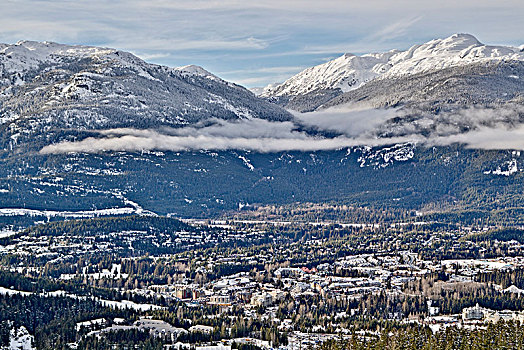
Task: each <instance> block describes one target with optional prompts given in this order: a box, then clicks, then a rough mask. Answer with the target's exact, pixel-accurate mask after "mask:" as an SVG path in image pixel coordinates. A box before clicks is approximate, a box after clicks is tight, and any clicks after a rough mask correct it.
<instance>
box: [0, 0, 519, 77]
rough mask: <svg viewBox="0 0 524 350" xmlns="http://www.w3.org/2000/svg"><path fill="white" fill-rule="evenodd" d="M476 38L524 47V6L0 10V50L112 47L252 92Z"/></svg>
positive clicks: (6, 3) (160, 0)
mask: <svg viewBox="0 0 524 350" xmlns="http://www.w3.org/2000/svg"><path fill="white" fill-rule="evenodd" d="M457 32H460V33H470V34H473V35H475V36H476V37H477V38H478V39H479V40H480V41H481V42H483V43H487V44H497V45H514V46H520V45H522V44H524V1H522V0H508V1H506V0H497V1H495V0H489V1H487V0H475V1H473V0H461V1H458V0H454V1H451V0H442V1H437V0H433V1H427V0H365V1H353V0H345V1H344V0H317V1H308V0H302V1H299V0H243V1H242V0H216V1H215V0H213V1H211V0H187V1H178V0H149V1H135V0H126V1H124V0H107V1H100V0H88V1H84V0H56V1H55V0H2V1H1V2H0V42H4V43H14V42H17V41H18V40H39V41H44V40H47V41H56V42H60V43H67V44H83V45H97V46H106V47H114V48H118V49H122V50H126V51H131V52H133V53H135V54H136V55H138V56H140V57H141V58H143V59H145V60H146V61H148V62H153V63H159V64H165V65H168V66H182V65H186V64H197V65H201V66H203V67H204V68H206V69H207V70H209V71H211V72H213V73H215V74H217V75H219V76H220V77H222V78H224V79H227V80H230V81H234V82H237V83H239V84H242V85H245V86H247V87H254V86H264V85H267V84H268V83H273V82H281V81H283V80H285V79H286V78H288V77H290V76H292V75H293V74H296V73H298V72H299V71H301V70H302V69H304V68H306V67H309V66H312V65H316V64H319V63H322V62H325V61H327V60H329V59H332V58H335V57H337V56H339V55H341V54H343V53H345V52H351V53H355V54H362V53H367V52H377V51H386V50H390V49H406V48H408V47H410V46H411V45H413V44H415V43H422V42H425V41H428V40H431V39H434V38H439V37H446V36H449V35H451V34H453V33H457Z"/></svg>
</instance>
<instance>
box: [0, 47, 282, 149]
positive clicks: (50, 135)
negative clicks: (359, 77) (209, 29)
mask: <svg viewBox="0 0 524 350" xmlns="http://www.w3.org/2000/svg"><path fill="white" fill-rule="evenodd" d="M214 118H218V119H227V120H238V119H245V118H261V119H268V120H279V121H282V120H289V119H291V115H290V114H289V113H288V112H286V111H284V110H283V109H282V108H280V107H278V106H276V105H274V104H270V103H268V102H266V101H264V100H262V99H259V98H257V97H256V96H254V95H253V94H252V93H251V92H250V91H248V90H247V89H245V88H243V87H241V86H238V85H235V84H232V83H229V82H226V81H224V80H222V79H220V78H218V77H216V76H214V75H213V74H211V73H209V72H207V71H206V70H204V69H203V68H201V67H197V66H185V67H180V68H169V67H165V66H158V65H153V64H149V63H146V62H144V61H143V60H141V59H139V58H138V57H136V56H134V55H132V54H130V53H127V52H122V51H118V50H114V49H106V48H97V47H87V46H68V45H61V44H56V43H48V42H42V43H40V42H32V41H22V42H18V43H16V44H14V45H6V44H2V45H1V46H0V129H1V130H2V137H1V143H2V144H1V146H2V147H1V148H4V150H10V149H13V148H16V147H17V145H19V144H23V143H24V142H28V141H31V142H40V143H47V142H48V141H49V140H55V141H56V140H57V139H60V138H63V136H64V135H63V132H64V129H69V130H74V131H75V133H78V132H82V131H84V132H86V131H89V130H94V129H108V128H118V127H133V128H158V127H163V126H169V127H178V126H182V125H188V124H195V123H200V122H206V121H209V120H212V119H214ZM79 136H80V135H75V137H79Z"/></svg>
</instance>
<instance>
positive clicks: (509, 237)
mask: <svg viewBox="0 0 524 350" xmlns="http://www.w3.org/2000/svg"><path fill="white" fill-rule="evenodd" d="M463 240H469V241H473V242H487V241H494V240H498V241H504V242H507V241H517V242H519V243H524V230H521V229H518V228H504V229H500V230H491V231H487V232H481V233H475V234H471V235H468V236H465V237H464V238H463Z"/></svg>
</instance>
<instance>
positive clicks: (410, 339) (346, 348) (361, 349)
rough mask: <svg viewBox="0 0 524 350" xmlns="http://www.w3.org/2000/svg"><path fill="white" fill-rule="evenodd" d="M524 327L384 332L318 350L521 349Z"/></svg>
mask: <svg viewBox="0 0 524 350" xmlns="http://www.w3.org/2000/svg"><path fill="white" fill-rule="evenodd" d="M523 348H524V327H522V324H521V323H520V322H513V321H508V322H504V321H501V322H498V323H496V324H493V323H490V324H488V325H487V326H486V327H478V328H473V329H469V328H459V327H446V328H444V329H441V330H439V331H437V332H435V333H433V332H432V331H431V330H430V329H429V328H428V327H423V326H410V327H407V328H401V329H384V330H383V331H382V332H381V333H380V335H378V336H376V335H373V334H367V335H366V336H363V335H360V334H353V335H352V336H351V338H350V339H346V340H330V341H326V342H324V343H323V344H322V345H321V346H320V350H407V349H413V350H415V349H417V350H419V349H420V350H450V349H453V350H492V349H508V350H509V349H515V350H517V349H523Z"/></svg>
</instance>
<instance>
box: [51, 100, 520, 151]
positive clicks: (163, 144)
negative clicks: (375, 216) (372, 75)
mask: <svg viewBox="0 0 524 350" xmlns="http://www.w3.org/2000/svg"><path fill="white" fill-rule="evenodd" d="M515 113H516V114H515ZM518 113H520V112H519V109H518V108H517V109H515V108H505V109H479V108H476V109H468V110H464V111H460V112H459V113H457V114H449V115H447V116H445V117H444V118H447V120H448V121H451V124H453V123H455V121H457V120H460V121H461V122H464V123H467V124H466V125H468V126H469V130H470V131H468V132H465V133H464V132H460V130H459V129H460V128H458V129H457V128H453V127H451V128H446V127H444V128H440V129H438V130H437V131H436V132H434V133H430V134H427V133H426V132H421V130H420V129H419V128H418V127H416V126H413V123H411V122H409V123H406V124H405V125H401V126H400V127H403V128H404V129H403V130H402V132H401V133H399V136H391V137H377V135H378V133H379V131H380V129H381V127H383V126H384V125H387V123H386V122H387V121H389V120H391V118H394V117H399V116H401V114H399V112H398V111H395V110H371V109H367V110H363V109H360V110H351V109H347V108H346V109H342V108H338V109H331V110H326V111H322V112H313V113H306V114H295V117H296V119H297V120H296V121H297V122H298V123H299V124H302V125H305V126H309V127H314V128H316V129H318V130H324V131H331V132H333V131H335V132H337V133H339V135H340V136H337V137H324V136H311V135H309V134H307V133H305V132H303V131H299V130H298V129H297V126H296V125H295V124H294V123H292V122H269V121H266V120H260V119H252V120H241V121H238V122H227V121H223V120H215V121H214V122H215V124H213V125H210V126H205V127H202V126H195V127H183V128H164V129H159V130H137V129H112V130H103V131H100V132H99V133H100V137H97V138H87V139H84V140H82V141H79V142H62V143H59V144H54V145H49V146H46V147H44V148H43V149H42V150H41V153H44V154H48V153H69V152H87V153H96V152H102V151H131V152H134V151H142V150H169V151H182V150H202V149H206V150H227V149H243V150H252V151H258V152H278V151H318V150H332V149H340V148H345V147H353V146H362V145H365V146H383V145H391V144H397V143H405V142H417V143H419V144H425V145H429V146H431V145H450V144H455V143H460V144H464V145H465V146H466V147H470V148H480V149H497V150H499V149H511V150H524V123H522V121H521V122H518V120H519V118H520V117H519V114H518ZM468 118H469V119H468ZM444 124H445V123H444V122H443V125H444Z"/></svg>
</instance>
